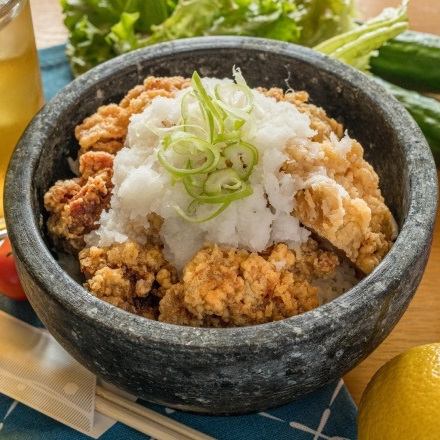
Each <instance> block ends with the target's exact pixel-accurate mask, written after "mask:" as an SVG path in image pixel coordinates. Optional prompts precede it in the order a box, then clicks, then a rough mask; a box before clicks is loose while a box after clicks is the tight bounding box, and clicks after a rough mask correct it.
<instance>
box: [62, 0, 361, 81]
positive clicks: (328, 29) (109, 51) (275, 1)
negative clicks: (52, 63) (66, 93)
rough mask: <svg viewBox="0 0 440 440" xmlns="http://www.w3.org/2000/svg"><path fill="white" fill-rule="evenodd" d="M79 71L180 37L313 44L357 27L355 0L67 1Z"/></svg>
mask: <svg viewBox="0 0 440 440" xmlns="http://www.w3.org/2000/svg"><path fill="white" fill-rule="evenodd" d="M61 4H62V6H63V11H64V14H65V21H64V22H65V24H66V26H67V27H68V29H69V42H68V46H67V54H68V56H69V59H70V62H71V66H72V70H73V72H74V74H75V75H78V74H80V73H82V72H84V71H86V70H87V69H89V68H91V67H93V66H94V65H96V64H98V63H100V62H102V61H105V60H107V59H109V58H111V57H113V56H115V55H118V54H120V53H124V52H128V51H130V50H133V49H137V48H139V47H143V46H147V45H150V44H155V43H159V42H163V41H169V40H174V39H178V38H187V37H195V36H202V35H247V36H257V37H265V38H272V39H276V40H282V41H288V42H293V43H299V44H303V45H308V46H313V45H315V44H317V43H319V42H321V41H323V40H325V39H327V38H329V37H332V36H334V35H337V34H339V33H341V32H345V31H347V30H349V29H351V27H352V24H353V20H352V18H353V0H61Z"/></svg>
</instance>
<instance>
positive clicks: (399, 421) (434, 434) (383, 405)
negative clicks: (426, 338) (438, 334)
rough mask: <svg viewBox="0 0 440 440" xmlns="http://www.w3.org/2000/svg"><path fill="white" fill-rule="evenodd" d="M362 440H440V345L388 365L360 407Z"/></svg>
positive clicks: (412, 352) (409, 353) (415, 351)
mask: <svg viewBox="0 0 440 440" xmlns="http://www.w3.org/2000/svg"><path fill="white" fill-rule="evenodd" d="M358 433H359V440H431V439H432V440H439V439H440V343H439V344H428V345H422V346H420V347H415V348H411V349H410V350H408V351H406V352H405V353H402V354H401V355H399V356H397V357H395V358H394V359H392V360H391V361H389V362H387V363H386V364H385V365H384V366H383V367H382V368H381V369H380V370H379V371H378V372H377V373H376V374H375V375H374V377H373V378H372V379H371V381H370V383H369V384H368V386H367V388H366V390H365V392H364V394H363V396H362V399H361V403H360V405H359V416H358Z"/></svg>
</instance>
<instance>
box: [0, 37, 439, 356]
mask: <svg viewBox="0 0 440 440" xmlns="http://www.w3.org/2000/svg"><path fill="white" fill-rule="evenodd" d="M218 49H226V50H233V49H236V50H247V51H251V52H262V53H268V52H275V53H277V54H278V55H282V56H284V57H286V59H289V58H294V59H298V60H300V61H301V62H305V63H309V64H313V65H314V66H315V68H316V69H317V70H323V71H325V72H326V73H327V74H331V75H333V76H335V77H337V78H338V80H340V81H341V82H342V83H344V82H345V83H346V84H348V85H350V86H351V87H355V88H358V89H359V90H360V91H362V92H363V93H364V94H366V93H367V92H368V95H369V98H370V100H371V101H372V102H373V103H374V104H375V105H376V107H377V109H378V110H380V111H381V112H382V113H383V114H384V116H386V117H387V118H388V121H389V122H390V124H391V125H392V126H393V129H394V131H395V132H396V137H397V139H398V142H399V143H400V144H401V145H402V146H403V148H404V152H405V160H406V164H407V167H408V178H409V179H410V197H409V200H408V214H407V216H406V219H405V220H404V222H403V224H402V227H401V229H400V231H399V236H398V238H397V240H396V242H395V243H394V245H393V247H392V249H391V250H390V252H389V253H388V255H387V256H386V257H385V258H384V260H383V261H382V262H381V263H380V264H379V265H378V267H376V269H375V270H374V271H373V272H372V273H370V274H369V275H368V276H367V277H365V278H364V279H363V280H361V281H360V282H359V283H358V284H357V285H355V286H354V287H353V288H352V289H350V290H349V291H347V292H346V293H344V294H343V295H341V296H340V297H338V298H336V299H335V300H333V301H331V302H329V303H327V304H325V305H322V306H320V307H318V308H316V309H314V310H312V311H309V312H306V313H303V314H301V315H297V316H293V317H290V318H286V319H283V320H281V321H275V322H270V323H266V324H258V325H255V326H247V327H233V328H198V327H185V326H179V325H174V324H168V323H162V322H159V321H154V320H149V319H146V318H143V317H140V316H137V315H134V314H131V313H128V312H125V311H124V310H121V309H118V308H116V307H114V306H112V305H110V304H108V303H106V302H105V301H102V300H99V299H97V298H95V297H94V296H93V295H91V294H90V293H89V292H87V291H86V290H85V289H84V288H83V287H82V286H81V285H80V284H78V283H77V282H76V281H74V280H73V279H72V278H71V277H70V276H69V275H68V274H67V273H66V272H65V271H64V270H63V269H62V268H61V267H60V266H59V264H58V263H57V261H56V260H55V259H54V257H53V256H52V254H51V253H50V251H49V249H48V247H47V246H46V244H45V242H44V240H43V238H42V236H41V234H40V230H39V227H38V221H39V218H37V217H36V216H35V214H34V212H33V209H32V180H33V175H34V173H35V171H36V166H37V164H38V163H39V160H40V152H41V151H42V150H43V149H44V142H43V141H41V140H37V142H35V135H34V133H35V132H37V133H38V132H39V131H42V132H44V130H46V134H47V132H48V131H49V130H50V129H53V124H54V122H56V120H57V117H53V116H50V115H51V114H52V113H53V112H55V113H54V114H60V113H62V112H63V111H66V110H67V109H68V108H69V106H70V105H71V102H70V101H69V99H66V96H67V97H69V96H74V95H75V94H78V97H77V99H76V102H79V100H80V97H81V95H83V94H84V93H85V91H86V90H87V89H88V88H90V87H93V85H94V84H96V83H97V82H100V81H105V80H106V79H108V78H110V77H112V76H113V75H115V74H117V72H118V71H121V70H124V69H126V68H127V66H132V67H133V66H134V67H136V65H137V64H138V63H140V62H141V61H142V60H150V61H151V60H154V59H156V58H158V57H159V58H160V57H167V56H172V55H174V54H177V53H179V54H185V53H190V52H192V53H194V52H197V51H202V52H205V53H206V52H207V51H215V50H218ZM43 140H44V136H43ZM22 150H24V151H25V152H26V153H27V157H28V158H29V160H28V161H26V162H25V163H23V162H21V163H18V160H19V158H20V157H21V154H18V153H17V151H20V152H22ZM410 153H411V154H410ZM413 153H417V154H413ZM430 179H431V180H433V179H435V181H436V180H437V174H436V168H435V165H434V162H433V159H432V155H431V152H430V150H429V147H428V145H427V143H426V141H425V139H424V137H423V135H422V133H421V131H420V129H419V128H418V126H417V125H416V123H415V122H414V121H413V120H412V118H411V117H410V116H409V114H407V113H406V111H405V110H404V109H403V107H402V106H401V105H400V104H399V103H398V102H397V101H396V100H395V99H394V98H393V97H391V96H390V95H388V94H387V93H386V92H385V91H384V89H383V88H382V87H381V86H379V85H378V84H376V83H375V82H373V81H372V80H371V79H369V78H367V77H366V76H365V75H364V74H362V73H360V72H358V71H356V70H355V69H353V68H351V67H348V66H346V65H344V64H342V63H340V62H338V61H334V60H331V59H329V58H328V57H326V56H324V55H321V54H319V53H317V52H315V51H312V50H310V49H307V48H304V47H301V46H297V45H293V44H288V43H282V42H276V41H273V40H265V39H261V38H251V37H199V38H190V39H184V40H178V41H173V42H168V43H161V44H158V45H155V46H151V47H148V48H144V49H139V50H136V51H133V52H130V53H128V54H125V55H121V56H119V57H117V58H114V59H112V60H110V61H107V62H106V63H103V64H101V65H99V66H97V67H95V68H94V69H92V70H90V71H88V72H87V73H85V74H84V75H82V76H80V77H79V78H77V79H75V80H74V81H73V82H71V83H70V84H69V85H67V86H66V87H65V88H64V89H62V90H61V91H60V92H59V93H58V94H57V95H56V96H55V97H54V98H53V99H52V100H51V101H50V102H49V103H48V104H46V106H45V107H44V108H43V109H42V110H41V111H40V112H39V113H38V114H37V115H36V116H35V117H34V119H33V120H32V122H31V123H30V125H29V126H28V128H27V129H26V131H25V133H24V135H23V136H22V138H21V140H20V142H19V144H18V147H17V150H16V153H15V154H14V156H13V159H12V160H11V164H10V167H9V170H8V174H7V179H6V191H5V193H6V194H7V196H6V197H5V199H6V203H5V208H6V219H7V225H8V231H9V235H10V238H11V242H12V245H13V249H14V252H15V253H16V255H17V256H18V258H19V260H21V262H22V264H24V266H25V268H26V269H27V271H28V272H29V273H30V274H31V276H32V277H33V278H34V281H35V282H36V283H37V285H38V286H39V287H40V288H41V289H42V290H43V291H45V292H46V294H48V295H50V296H51V297H52V298H53V299H54V300H56V301H57V302H58V303H60V304H61V305H62V306H63V307H64V308H65V309H67V310H69V312H70V313H72V314H74V315H77V317H79V318H81V319H84V320H86V321H90V322H92V323H94V324H95V325H96V326H99V327H100V328H101V329H102V330H105V331H108V332H110V333H115V334H117V333H119V334H120V335H121V336H122V335H124V337H127V338H129V339H135V340H137V341H138V342H139V344H143V343H146V344H153V345H163V344H165V345H168V346H176V347H177V346H185V345H186V346H190V347H191V348H192V349H195V350H196V349H199V350H210V349H213V350H215V349H222V350H226V351H228V350H231V351H237V350H238V349H239V347H240V346H247V347H250V346H254V347H258V346H260V345H261V344H260V342H261V341H265V343H268V341H274V340H275V339H280V338H281V339H282V340H286V341H287V340H288V339H291V338H295V340H296V341H299V340H303V341H306V340H307V339H310V337H313V338H317V337H319V335H320V334H322V335H324V334H325V331H326V329H328V326H329V325H337V323H338V322H343V321H345V320H346V322H350V320H349V319H348V317H349V315H350V314H353V313H354V312H355V310H356V309H357V311H358V312H360V313H361V312H362V311H361V309H362V307H363V304H364V302H365V301H367V300H368V301H373V300H375V299H379V298H380V296H382V295H384V294H385V293H386V291H387V290H388V288H390V287H391V285H392V284H393V283H394V282H395V280H396V279H397V280H398V279H400V278H402V276H403V274H404V272H405V271H407V270H410V268H411V266H412V265H413V263H414V262H415V261H417V259H418V258H419V253H420V252H419V247H418V246H407V244H406V240H411V239H414V238H415V234H416V235H417V239H418V240H419V243H420V244H421V245H422V246H423V247H425V246H429V245H430V242H431V238H432V232H430V231H432V226H433V223H434V220H435V214H436V206H437V187H436V186H434V187H433V188H429V189H428V190H426V188H425V186H424V185H423V182H427V181H429V180H430ZM421 188H425V189H424V190H422V189H421ZM13 211H14V213H13ZM17 214H19V217H17ZM17 218H19V219H20V220H19V221H17ZM421 222H422V223H423V224H424V225H425V226H427V227H425V228H420V224H421ZM29 243H32V246H29ZM403 254H404V255H405V259H404V263H402V264H401V265H400V264H399V265H396V264H394V265H393V264H390V263H392V262H393V261H401V262H402V261H403V260H402V259H399V255H403ZM315 340H316V339H315Z"/></svg>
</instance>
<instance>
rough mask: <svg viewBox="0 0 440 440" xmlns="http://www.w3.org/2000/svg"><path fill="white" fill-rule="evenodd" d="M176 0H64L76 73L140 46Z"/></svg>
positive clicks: (68, 45)
mask: <svg viewBox="0 0 440 440" xmlns="http://www.w3.org/2000/svg"><path fill="white" fill-rule="evenodd" d="M175 3H176V2H175V1H173V0H61V6H62V9H63V13H64V24H65V25H66V27H67V29H68V31H69V39H68V43H67V49H66V52H67V56H68V58H69V60H70V65H71V67H72V71H73V73H74V75H78V74H80V73H83V72H85V71H86V70H88V69H90V68H91V67H93V66H95V65H97V64H99V63H102V62H103V61H106V60H108V59H110V58H112V57H114V56H116V55H118V54H120V53H123V52H127V51H129V50H132V49H136V48H137V47H139V44H140V43H139V41H141V40H142V38H145V36H146V35H148V34H150V33H151V27H152V26H153V25H155V24H159V23H162V22H163V21H164V20H165V19H166V18H167V17H168V16H169V15H170V13H171V12H172V11H173V10H174V7H175Z"/></svg>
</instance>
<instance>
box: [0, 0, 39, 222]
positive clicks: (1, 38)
mask: <svg viewBox="0 0 440 440" xmlns="http://www.w3.org/2000/svg"><path fill="white" fill-rule="evenodd" d="M42 105H43V93H42V87H41V78H40V70H39V65H38V58H37V50H36V47H35V38H34V31H33V26H32V18H31V10H30V5H29V0H0V229H4V227H5V223H4V215H3V186H4V180H5V174H6V169H7V167H8V163H9V159H10V158H11V155H12V152H13V151H14V148H15V145H16V143H17V141H18V139H19V138H20V136H21V134H22V133H23V130H24V129H25V128H26V126H27V124H28V123H29V121H30V120H31V119H32V116H34V114H35V113H36V112H37V111H38V110H39V109H40V108H41V106H42Z"/></svg>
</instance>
